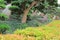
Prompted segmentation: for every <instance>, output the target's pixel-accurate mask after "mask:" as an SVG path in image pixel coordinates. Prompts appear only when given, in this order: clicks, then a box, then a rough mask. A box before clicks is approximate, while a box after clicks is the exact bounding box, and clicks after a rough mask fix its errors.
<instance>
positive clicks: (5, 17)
mask: <svg viewBox="0 0 60 40" xmlns="http://www.w3.org/2000/svg"><path fill="white" fill-rule="evenodd" d="M0 19H1V20H6V19H8V16H7V15H5V14H4V13H0Z"/></svg>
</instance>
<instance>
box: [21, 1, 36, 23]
mask: <svg viewBox="0 0 60 40" xmlns="http://www.w3.org/2000/svg"><path fill="white" fill-rule="evenodd" d="M36 3H37V1H33V2H32V3H31V5H30V6H29V7H28V8H27V9H25V10H24V14H23V17H22V23H26V20H27V14H28V12H29V10H30V9H31V8H32V7H33V6H34V5H35V4H36Z"/></svg>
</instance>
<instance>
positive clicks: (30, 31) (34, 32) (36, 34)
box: [14, 27, 42, 37]
mask: <svg viewBox="0 0 60 40" xmlns="http://www.w3.org/2000/svg"><path fill="white" fill-rule="evenodd" d="M14 33H15V34H19V35H21V34H22V35H26V36H33V37H39V36H42V32H40V31H39V30H38V29H36V28H33V27H31V28H30V27H29V28H26V29H23V30H19V29H17V30H16V31H15V32H14Z"/></svg>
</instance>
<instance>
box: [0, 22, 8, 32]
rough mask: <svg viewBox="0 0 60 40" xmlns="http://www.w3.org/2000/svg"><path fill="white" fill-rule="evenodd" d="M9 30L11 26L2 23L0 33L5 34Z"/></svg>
mask: <svg viewBox="0 0 60 40" xmlns="http://www.w3.org/2000/svg"><path fill="white" fill-rule="evenodd" d="M8 29H9V25H8V24H5V23H0V33H5V32H6V30H8Z"/></svg>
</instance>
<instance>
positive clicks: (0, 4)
mask: <svg viewBox="0 0 60 40" xmlns="http://www.w3.org/2000/svg"><path fill="white" fill-rule="evenodd" d="M0 7H1V8H5V4H4V0H0Z"/></svg>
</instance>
